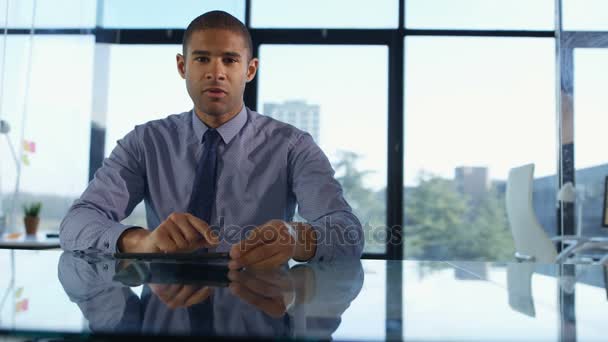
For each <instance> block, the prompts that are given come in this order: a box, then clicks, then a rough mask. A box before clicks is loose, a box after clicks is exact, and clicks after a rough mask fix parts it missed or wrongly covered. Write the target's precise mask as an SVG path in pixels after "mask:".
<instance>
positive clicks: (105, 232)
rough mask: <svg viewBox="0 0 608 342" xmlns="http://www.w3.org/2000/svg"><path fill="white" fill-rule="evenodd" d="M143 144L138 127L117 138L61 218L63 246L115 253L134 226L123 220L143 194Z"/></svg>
mask: <svg viewBox="0 0 608 342" xmlns="http://www.w3.org/2000/svg"><path fill="white" fill-rule="evenodd" d="M140 146H141V141H140V139H139V137H138V133H137V128H136V129H135V130H133V131H131V132H130V133H128V134H127V135H126V136H125V137H124V138H123V139H121V140H119V141H118V143H117V146H116V147H115V148H114V150H113V151H112V153H111V155H110V157H109V158H106V159H105V160H104V162H103V165H102V167H101V168H100V169H99V170H98V171H97V172H96V173H95V177H94V178H93V180H92V181H91V182H90V183H89V185H88V187H87V188H86V190H85V191H84V193H83V194H82V195H81V197H80V198H79V199H78V200H76V201H75V202H74V204H73V205H72V206H71V208H70V209H69V211H68V213H67V214H66V216H65V217H64V219H63V221H62V222H61V226H60V232H59V239H60V243H61V247H62V248H63V249H65V250H86V249H91V248H93V249H98V250H100V251H102V252H105V253H114V252H115V251H116V248H117V247H116V245H117V241H118V238H119V237H120V235H121V234H122V233H123V232H124V231H125V230H127V229H129V228H134V226H128V225H124V224H121V223H120V221H121V220H123V219H124V218H126V217H127V216H129V215H130V214H131V212H132V211H133V209H134V208H135V206H136V205H137V204H138V203H139V202H141V201H142V199H143V196H144V191H145V179H146V175H145V167H144V165H145V164H144V153H143V150H142V149H141V147H140Z"/></svg>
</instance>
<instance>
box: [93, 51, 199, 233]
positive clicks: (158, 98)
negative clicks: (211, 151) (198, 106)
mask: <svg viewBox="0 0 608 342" xmlns="http://www.w3.org/2000/svg"><path fill="white" fill-rule="evenodd" d="M181 48H182V47H181V45H112V46H111V51H110V63H109V80H110V81H109V86H108V113H107V118H106V145H105V155H106V157H107V156H109V155H110V152H112V150H113V149H114V147H115V146H116V142H117V141H118V140H119V139H121V138H122V137H124V136H125V135H126V134H127V133H128V132H130V131H131V130H132V129H133V128H134V127H135V125H140V124H143V123H145V122H148V121H150V120H155V119H161V118H165V117H167V116H168V115H170V114H176V113H181V112H184V111H188V110H191V109H192V100H191V99H190V98H189V97H188V93H187V92H186V88H185V83H184V80H183V79H182V78H181V77H180V76H179V74H178V72H177V67H176V64H175V55H176V54H177V53H181ZM142 56H145V58H142ZM150 70H154V72H153V73H151V72H150ZM123 222H124V223H127V224H134V225H140V226H142V227H146V226H147V224H146V219H145V210H144V205H143V202H142V204H140V205H139V206H137V207H136V209H135V210H134V211H133V213H132V214H131V216H130V217H129V218H127V219H125V220H124V221H123Z"/></svg>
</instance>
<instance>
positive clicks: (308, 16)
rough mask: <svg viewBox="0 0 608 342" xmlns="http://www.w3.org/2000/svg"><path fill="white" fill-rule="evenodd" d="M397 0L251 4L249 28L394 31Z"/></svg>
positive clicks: (287, 0) (292, 0)
mask: <svg viewBox="0 0 608 342" xmlns="http://www.w3.org/2000/svg"><path fill="white" fill-rule="evenodd" d="M398 13H399V3H398V1H396V0H379V1H378V0H377V1H366V0H332V1H325V0H308V1H295V0H262V1H260V0H253V1H252V2H251V22H252V27H260V28H274V27H280V28H396V27H397V25H398V22H399V16H398Z"/></svg>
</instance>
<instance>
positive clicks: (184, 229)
mask: <svg viewBox="0 0 608 342" xmlns="http://www.w3.org/2000/svg"><path fill="white" fill-rule="evenodd" d="M169 218H170V219H171V221H173V222H174V223H175V224H176V226H177V227H178V228H179V230H180V231H181V233H182V235H183V236H184V238H185V240H186V241H187V242H188V244H190V245H193V244H194V243H196V242H198V241H200V240H204V239H205V238H204V236H203V235H202V234H201V233H199V232H198V231H197V230H196V228H195V227H194V226H193V225H192V223H190V220H189V219H188V216H187V214H176V213H173V214H171V215H169Z"/></svg>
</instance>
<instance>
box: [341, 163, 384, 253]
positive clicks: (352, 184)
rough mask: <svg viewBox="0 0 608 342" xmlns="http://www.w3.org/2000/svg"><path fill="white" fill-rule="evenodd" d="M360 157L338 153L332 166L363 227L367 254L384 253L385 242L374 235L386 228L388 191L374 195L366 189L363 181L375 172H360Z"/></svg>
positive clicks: (377, 192) (347, 199) (374, 193)
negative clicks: (386, 197)
mask: <svg viewBox="0 0 608 342" xmlns="http://www.w3.org/2000/svg"><path fill="white" fill-rule="evenodd" d="M360 158H361V155H359V154H357V153H355V152H351V151H339V152H338V158H337V161H336V162H335V163H334V164H333V166H334V168H335V170H336V179H337V180H338V182H340V184H341V185H342V189H343V190H344V198H345V199H346V201H347V202H348V203H349V204H350V205H351V207H352V208H353V212H354V213H355V215H356V216H357V217H358V218H359V220H360V221H361V224H362V225H363V229H364V233H365V238H366V248H365V249H366V250H367V251H370V252H381V251H384V243H385V242H384V241H376V239H374V236H382V237H383V236H384V235H383V234H378V235H376V234H373V232H374V231H375V230H377V229H384V225H385V216H386V214H385V211H386V210H385V207H386V206H385V190H384V189H383V190H380V191H374V190H372V189H369V188H367V187H366V186H365V185H364V180H365V178H366V177H368V176H369V175H372V174H373V171H369V170H359V169H358V168H357V162H358V160H359V159H360Z"/></svg>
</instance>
